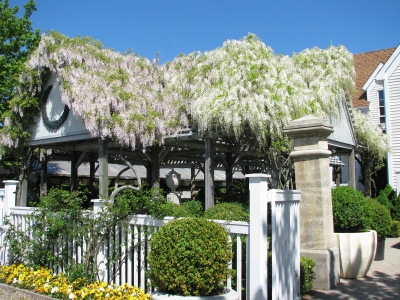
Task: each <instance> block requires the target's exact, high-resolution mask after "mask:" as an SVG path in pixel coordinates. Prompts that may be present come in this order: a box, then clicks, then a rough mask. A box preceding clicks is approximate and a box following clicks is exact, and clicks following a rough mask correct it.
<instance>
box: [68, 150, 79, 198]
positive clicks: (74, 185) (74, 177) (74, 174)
mask: <svg viewBox="0 0 400 300" xmlns="http://www.w3.org/2000/svg"><path fill="white" fill-rule="evenodd" d="M77 161H78V153H76V151H73V152H72V157H71V182H70V191H71V192H73V191H77V190H78V169H77V168H76V167H75V166H76V163H77Z"/></svg>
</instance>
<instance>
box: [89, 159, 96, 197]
mask: <svg viewBox="0 0 400 300" xmlns="http://www.w3.org/2000/svg"><path fill="white" fill-rule="evenodd" d="M95 174H96V171H95V162H94V161H93V160H91V161H90V162H89V190H90V192H91V194H92V196H93V193H94V179H95Z"/></svg>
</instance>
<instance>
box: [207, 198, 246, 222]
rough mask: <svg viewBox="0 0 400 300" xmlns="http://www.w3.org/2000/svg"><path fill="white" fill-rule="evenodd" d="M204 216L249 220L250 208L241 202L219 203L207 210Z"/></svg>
mask: <svg viewBox="0 0 400 300" xmlns="http://www.w3.org/2000/svg"><path fill="white" fill-rule="evenodd" d="M204 218H206V219H212V220H227V221H244V222H249V220H250V214H249V212H248V210H247V209H245V208H244V207H243V206H242V205H241V204H239V203H219V204H215V205H214V206H212V207H210V208H209V209H208V210H206V211H205V213H204Z"/></svg>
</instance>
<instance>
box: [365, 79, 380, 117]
mask: <svg viewBox="0 0 400 300" xmlns="http://www.w3.org/2000/svg"><path fill="white" fill-rule="evenodd" d="M373 85H374V86H373V87H372V88H371V89H370V90H369V91H368V95H367V97H368V98H367V99H368V101H369V119H370V122H371V123H372V124H375V125H378V124H379V99H378V91H379V90H383V85H382V84H378V83H373Z"/></svg>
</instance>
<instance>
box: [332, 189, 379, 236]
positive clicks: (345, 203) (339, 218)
mask: <svg viewBox="0 0 400 300" xmlns="http://www.w3.org/2000/svg"><path fill="white" fill-rule="evenodd" d="M332 208H333V223H334V226H335V231H336V232H360V231H366V230H368V229H370V227H371V208H370V205H369V203H368V201H367V199H366V198H365V197H364V195H363V194H362V193H361V192H359V191H357V190H355V189H353V188H351V187H348V186H341V187H337V188H334V189H332Z"/></svg>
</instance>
